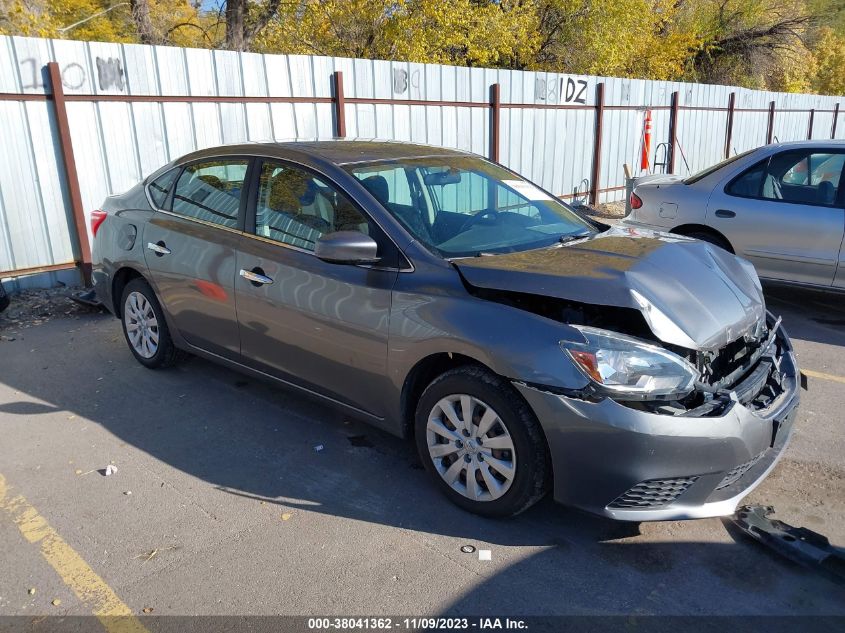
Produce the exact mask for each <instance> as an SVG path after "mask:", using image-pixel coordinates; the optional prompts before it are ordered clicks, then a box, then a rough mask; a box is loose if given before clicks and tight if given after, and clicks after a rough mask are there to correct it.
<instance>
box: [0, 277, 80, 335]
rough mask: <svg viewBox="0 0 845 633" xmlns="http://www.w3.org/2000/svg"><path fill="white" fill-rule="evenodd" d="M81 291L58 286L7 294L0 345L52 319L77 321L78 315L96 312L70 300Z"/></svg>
mask: <svg viewBox="0 0 845 633" xmlns="http://www.w3.org/2000/svg"><path fill="white" fill-rule="evenodd" d="M84 290H85V289H84V288H82V287H81V286H79V287H77V286H60V287H57V288H44V289H38V290H22V291H20V292H16V293H14V294H10V295H9V298H10V299H11V303H10V305H9V307H8V308H6V310H4V311H3V312H0V342H4V341H5V342H8V341H14V340H15V339H16V338H19V337H20V332H21V330H26V329H29V328H31V327H35V326H37V325H41V324H43V323H46V322H48V321H50V320H51V319H54V318H56V317H63V318H70V319H79V318H80V316H82V315H86V314H90V313H91V312H96V309H94V308H91V307H89V306H86V305H83V304H80V303H77V302H75V301H73V300H72V299H71V298H70V297H71V296H72V295H73V294H75V293H77V292H82V291H84Z"/></svg>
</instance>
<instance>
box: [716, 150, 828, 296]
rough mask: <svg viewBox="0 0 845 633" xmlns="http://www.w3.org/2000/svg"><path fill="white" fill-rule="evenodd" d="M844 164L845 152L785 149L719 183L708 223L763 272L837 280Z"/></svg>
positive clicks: (821, 282)
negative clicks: (835, 276) (835, 277)
mask: <svg viewBox="0 0 845 633" xmlns="http://www.w3.org/2000/svg"><path fill="white" fill-rule="evenodd" d="M844 168H845V153H843V152H842V151H841V150H836V149H812V148H807V149H797V150H786V151H782V152H778V153H777V154H774V155H772V156H771V157H769V158H767V159H765V160H763V161H761V162H759V163H757V164H756V165H754V166H752V167H750V168H748V169H747V170H745V171H744V172H742V173H741V174H739V175H738V176H736V177H734V178H733V179H731V180H729V181H727V182H723V183H720V184H719V186H717V188H716V190H715V191H714V192H713V195H712V196H711V198H710V202H709V204H708V208H707V224H709V225H710V226H713V227H714V228H716V229H717V230H719V231H720V232H722V233H723V234H724V235H726V236H727V237H728V239H729V240H730V242H731V244H732V245H733V247H734V249H735V250H736V253H737V254H738V255H741V256H743V257H746V258H747V259H749V260H751V261H752V262H753V263H754V265H755V267H756V268H757V271H758V273H759V274H760V276H761V277H766V278H769V279H781V280H787V281H795V282H800V283H809V284H816V285H824V286H830V285H831V284H832V283H833V279H834V275H835V273H836V267H837V263H838V260H839V253H840V247H841V245H842V239H843V235H844V234H845V208H843V195H844V194H845V187H842V186H840V185H841V183H842V182H843V181H842V172H843V169H844Z"/></svg>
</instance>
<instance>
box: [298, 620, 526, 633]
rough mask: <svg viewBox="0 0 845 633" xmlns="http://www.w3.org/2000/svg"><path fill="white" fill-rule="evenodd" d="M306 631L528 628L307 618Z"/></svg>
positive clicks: (519, 623) (522, 626)
mask: <svg viewBox="0 0 845 633" xmlns="http://www.w3.org/2000/svg"><path fill="white" fill-rule="evenodd" d="M308 628H309V629H310V630H315V631H328V630H341V631H342V630H347V631H360V630H378V631H387V630H407V631H419V630H426V629H430V630H439V631H442V630H448V629H454V630H473V629H475V630H479V631H495V630H526V629H528V624H527V623H526V622H525V620H520V619H518V618H488V617H484V618H388V617H373V618H368V617H347V618H343V617H331V618H308Z"/></svg>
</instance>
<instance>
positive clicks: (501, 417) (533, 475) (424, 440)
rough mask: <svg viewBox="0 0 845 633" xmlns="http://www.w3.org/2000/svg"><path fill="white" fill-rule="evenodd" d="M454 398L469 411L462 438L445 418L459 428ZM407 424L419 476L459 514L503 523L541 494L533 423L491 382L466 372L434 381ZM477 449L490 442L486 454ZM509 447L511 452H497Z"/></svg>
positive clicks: (543, 474)
mask: <svg viewBox="0 0 845 633" xmlns="http://www.w3.org/2000/svg"><path fill="white" fill-rule="evenodd" d="M461 396H465V397H468V398H469V402H470V410H471V411H472V420H473V424H472V425H471V429H472V430H471V431H470V435H469V436H466V435H465V434H464V433H463V431H462V427H461V428H459V427H458V425H455V424H454V423H452V422H451V419H450V417H449V415H448V414H447V413H446V410H447V409H448V408H449V406H448V405H449V404H452V405H453V408H452V411H453V412H454V413H453V415H456V416H458V418H459V422H461V423H462V421H463V413H462V409H463V406H464V402H465V401H464V400H462V399H461ZM454 399H457V400H454ZM488 412H492V413H491V414H489V419H493V418H495V421H494V422H493V423H492V425H491V424H490V422H489V420H488V421H485V415H486V414H487V413H488ZM430 420H432V425H433V426H430V425H429V421H430ZM414 422H415V424H414V435H415V439H416V443H417V451H418V452H419V455H420V459H421V460H422V462H423V464H424V466H425V469H426V470H427V471H428V472H429V474H430V475H431V476H432V477H433V478H434V481H435V484H436V485H437V486H438V488H440V490H441V491H442V492H443V493H444V494H445V495H446V496H447V497H448V498H449V499H450V500H451V501H452V502H453V503H455V504H456V505H458V506H460V507H461V508H463V509H465V510H468V511H469V512H473V513H475V514H479V515H482V516H487V517H509V516H513V515H516V514H519V513H520V512H523V511H524V510H527V509H528V508H529V507H531V506H532V505H533V504H535V503H536V502H537V501H539V500H540V499H541V498H542V497H543V496H544V495H545V494H546V492H547V490H548V487H549V485H548V484H549V480H550V472H551V469H550V467H549V457H548V450H547V445H546V440H545V437H544V435H543V432H542V430H541V429H540V423H539V422H538V421H537V418H536V416H535V415H534V413H533V411H531V409H530V408H529V407H528V405H527V404H526V403H525V401H524V400H523V399H522V398H520V397H519V394H517V393H516V391H514V389H513V387H512V386H511V385H510V384H509V383H508V382H507V381H506V380H504V379H502V378H500V377H499V376H497V375H496V374H493V373H492V372H490V371H488V370H486V369H483V368H481V367H473V366H467V367H459V368H457V369H452V370H450V371H447V372H446V373H444V374H442V375H440V376H439V377H437V378H436V379H435V380H434V381H433V382H432V383H431V384H430V385H429V386H428V387H427V388H426V390H425V391H424V392H423V394H422V396H421V397H420V400H419V402H418V403H417V410H416V415H415V420H414ZM440 425H442V427H441V426H440ZM483 426H489V428H488V429H487V430H484V428H483ZM433 428H437V431H434V430H432V429H433ZM478 431H483V433H478ZM447 437H448V438H449V439H447ZM459 438H460V439H459ZM479 439H481V440H482V441H481V442H479V441H478V440H479ZM470 440H472V441H470ZM458 441H460V442H461V445H460V447H459V445H458ZM484 441H486V442H487V443H488V444H489V445H492V444H493V443H494V442H495V443H496V447H495V448H491V446H485V445H484ZM508 443H510V446H512V450H508V449H506V448H505V449H503V448H502V447H504V446H506V445H508ZM432 449H433V450H434V451H435V453H436V454H432V452H431V451H432ZM441 453H443V454H442V456H441ZM503 466H504V467H503ZM510 467H512V468H510ZM470 472H472V473H473V474H474V477H473V478H474V480H475V485H474V486H472V485H471V482H470V480H469V477H468V475H469V473H470ZM456 473H457V474H456ZM475 473H478V474H475ZM508 473H510V474H511V477H510V478H508V477H507V474H508ZM491 478H492V481H491ZM447 479H451V480H452V482H451V483H448V482H447Z"/></svg>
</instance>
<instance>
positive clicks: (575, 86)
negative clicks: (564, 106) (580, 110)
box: [534, 77, 587, 104]
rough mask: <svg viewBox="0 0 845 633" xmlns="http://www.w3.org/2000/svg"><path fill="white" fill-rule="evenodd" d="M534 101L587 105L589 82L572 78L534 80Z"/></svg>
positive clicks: (538, 78) (539, 78)
mask: <svg viewBox="0 0 845 633" xmlns="http://www.w3.org/2000/svg"><path fill="white" fill-rule="evenodd" d="M534 100H535V101H545V102H547V103H579V104H580V103H583V104H585V103H587V81H586V80H584V79H573V78H572V77H555V78H553V79H552V78H550V79H543V78H541V77H537V79H535V80H534Z"/></svg>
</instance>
